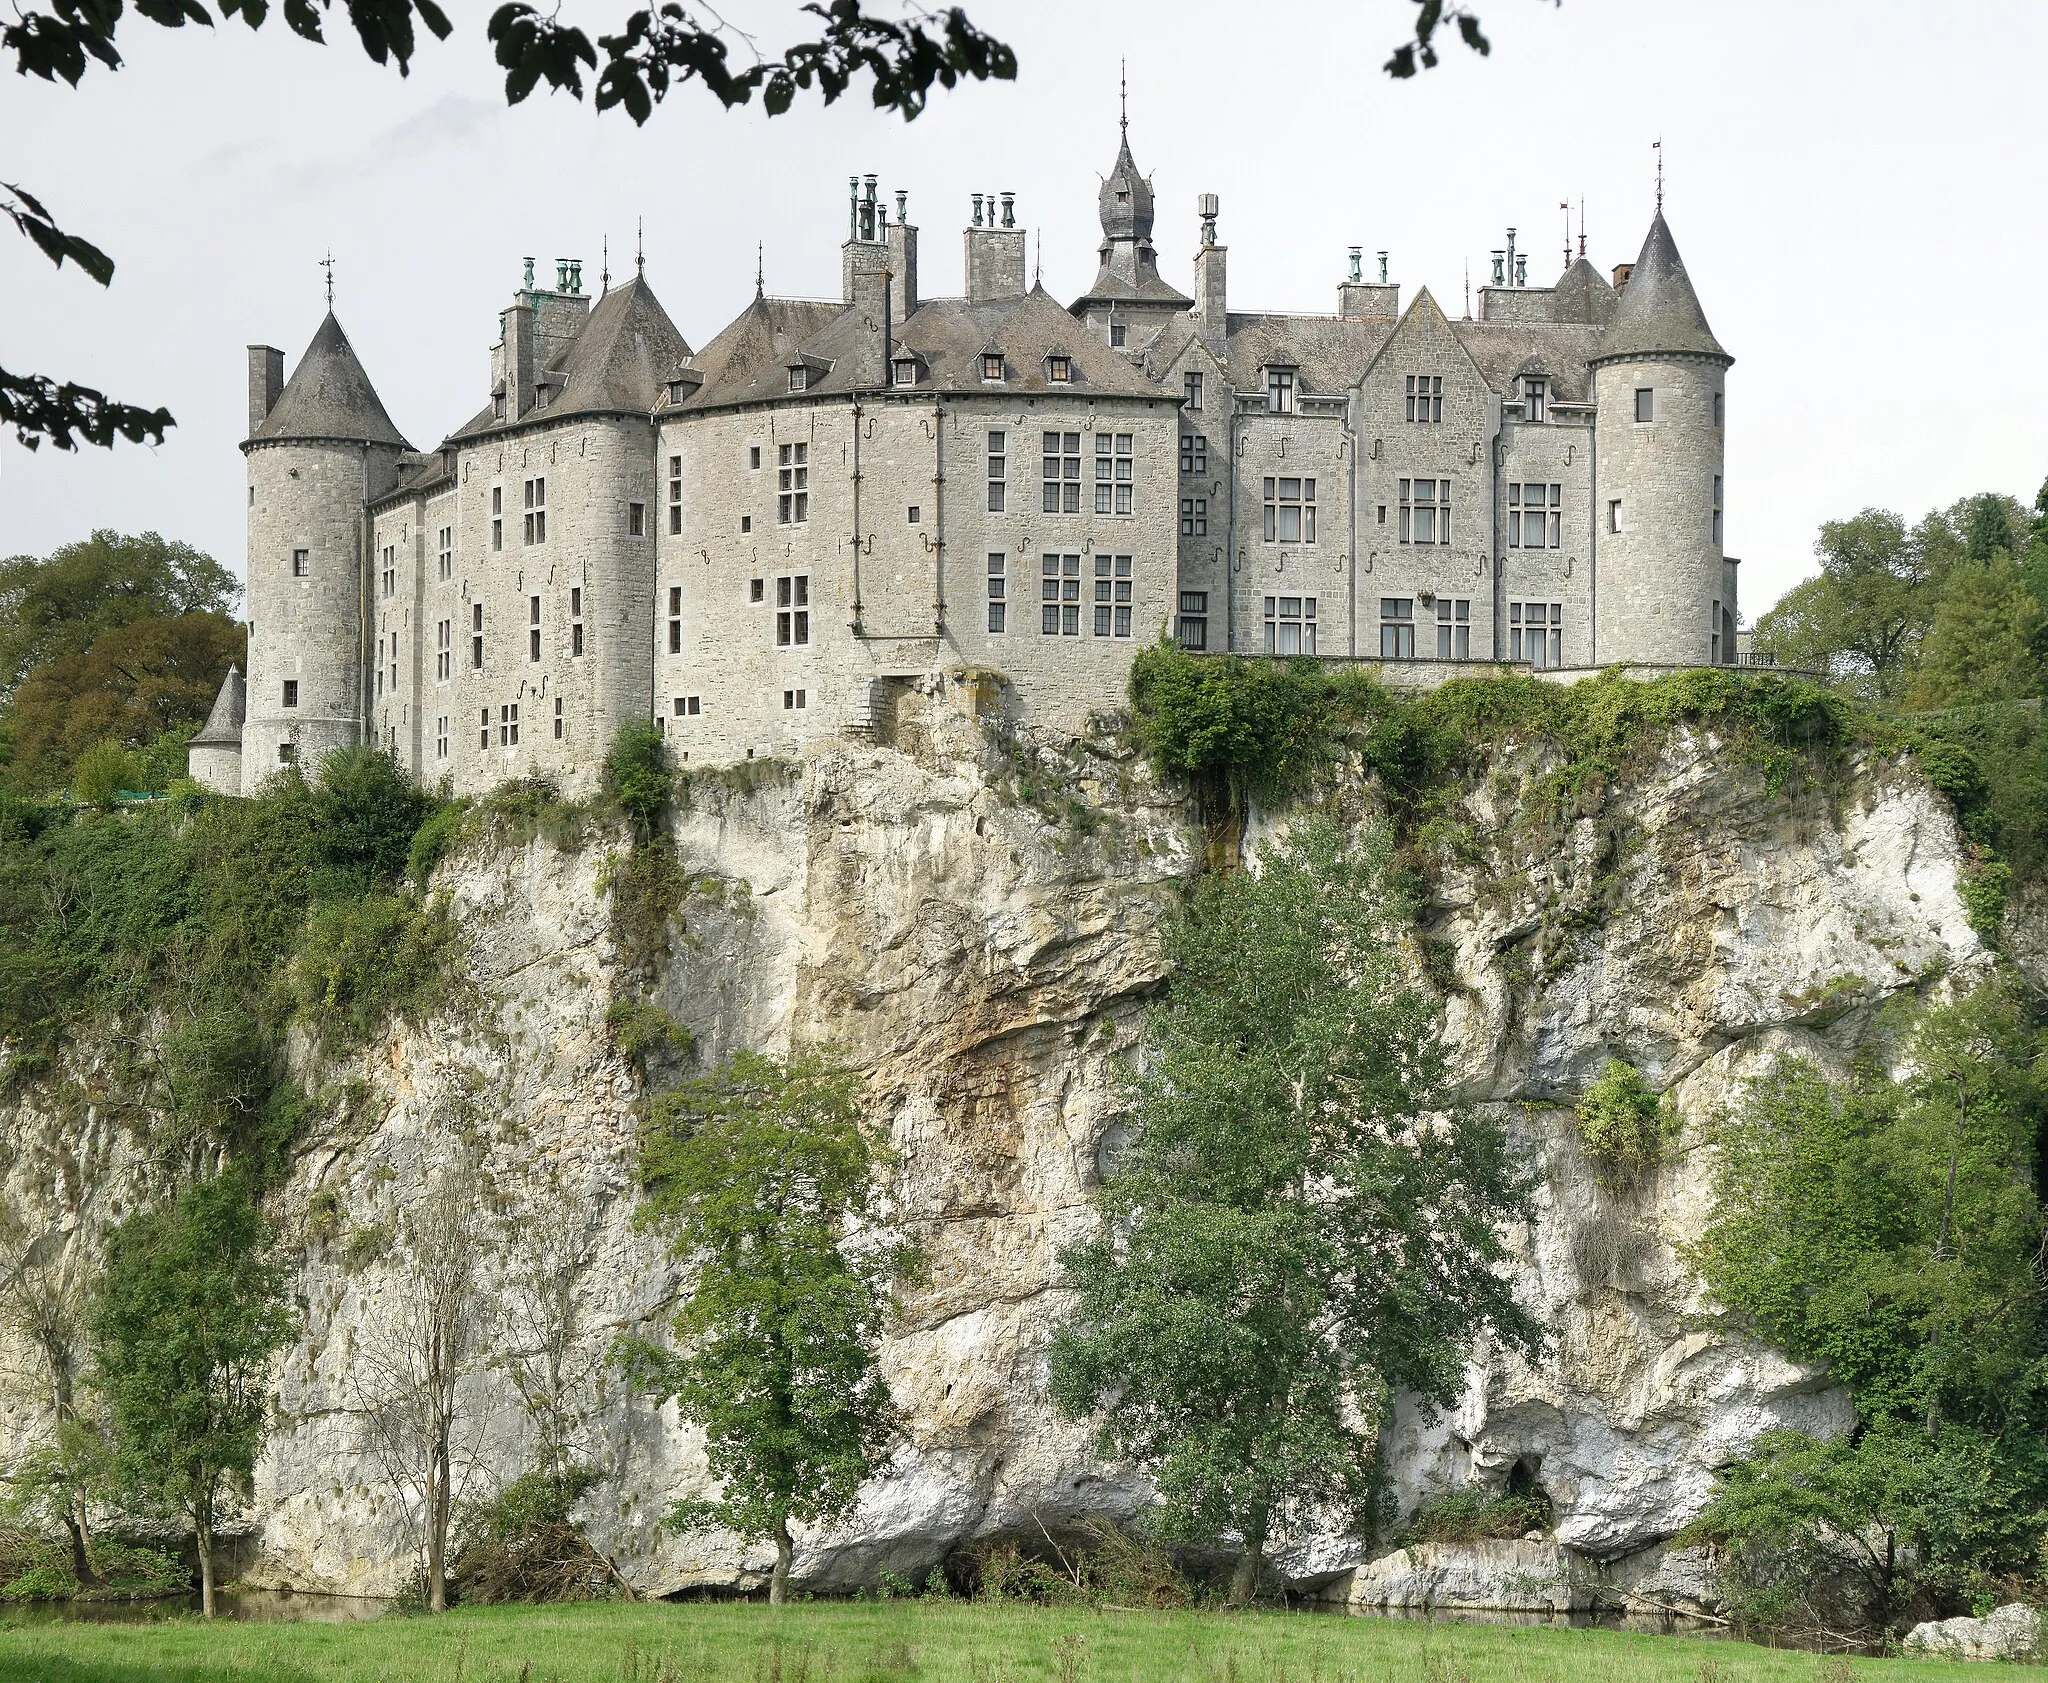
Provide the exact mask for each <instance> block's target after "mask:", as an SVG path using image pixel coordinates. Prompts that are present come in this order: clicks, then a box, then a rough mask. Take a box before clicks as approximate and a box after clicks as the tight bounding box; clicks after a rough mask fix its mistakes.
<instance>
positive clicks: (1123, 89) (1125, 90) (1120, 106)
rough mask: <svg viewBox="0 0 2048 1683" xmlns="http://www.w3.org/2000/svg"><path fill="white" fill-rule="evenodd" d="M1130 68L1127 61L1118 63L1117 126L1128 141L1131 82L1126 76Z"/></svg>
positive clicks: (1129, 132) (1120, 60) (1121, 60)
mask: <svg viewBox="0 0 2048 1683" xmlns="http://www.w3.org/2000/svg"><path fill="white" fill-rule="evenodd" d="M1128 68H1129V66H1128V64H1127V63H1126V61H1125V60H1123V59H1118V60H1117V61H1116V126H1117V129H1118V132H1119V133H1121V134H1122V135H1123V136H1124V138H1125V139H1126V140H1128V139H1129V138H1130V134H1131V82H1130V77H1129V76H1128V75H1127V74H1126V71H1127V70H1128Z"/></svg>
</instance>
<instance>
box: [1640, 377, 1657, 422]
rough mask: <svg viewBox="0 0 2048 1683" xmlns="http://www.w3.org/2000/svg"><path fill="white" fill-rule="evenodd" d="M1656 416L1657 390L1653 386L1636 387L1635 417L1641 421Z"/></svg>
mask: <svg viewBox="0 0 2048 1683" xmlns="http://www.w3.org/2000/svg"><path fill="white" fill-rule="evenodd" d="M1656 418H1657V390H1656V388H1655V387H1654V386H1638V387H1636V419H1637V420H1638V421H1642V422H1646V423H1647V422H1649V421H1653V420H1655V419H1656Z"/></svg>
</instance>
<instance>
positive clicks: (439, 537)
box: [434, 526, 455, 584]
mask: <svg viewBox="0 0 2048 1683" xmlns="http://www.w3.org/2000/svg"><path fill="white" fill-rule="evenodd" d="M434 548H435V550H436V551H437V552H438V555H439V561H438V563H437V565H436V567H435V569H434V576H435V577H436V578H437V579H438V580H439V581H440V582H441V583H442V584H446V583H447V582H448V581H449V580H450V579H451V578H453V577H454V576H455V528H454V527H453V526H443V527H442V528H441V530H440V531H439V532H438V533H437V534H436V539H435V544H434Z"/></svg>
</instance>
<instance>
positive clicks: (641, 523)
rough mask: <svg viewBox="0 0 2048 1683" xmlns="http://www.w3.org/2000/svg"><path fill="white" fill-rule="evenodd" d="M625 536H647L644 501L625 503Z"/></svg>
mask: <svg viewBox="0 0 2048 1683" xmlns="http://www.w3.org/2000/svg"><path fill="white" fill-rule="evenodd" d="M626 536H627V537H629V538H644V537H646V536H647V505H646V504H645V503H628V504H626Z"/></svg>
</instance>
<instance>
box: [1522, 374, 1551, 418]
mask: <svg viewBox="0 0 2048 1683" xmlns="http://www.w3.org/2000/svg"><path fill="white" fill-rule="evenodd" d="M1549 391H1550V382H1549V381H1547V380H1536V379H1531V378H1529V377H1527V376H1524V377H1523V380H1522V418H1523V419H1524V420H1529V421H1540V420H1542V419H1543V418H1544V410H1545V408H1546V401H1545V400H1546V398H1547V396H1548V394H1549Z"/></svg>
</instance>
